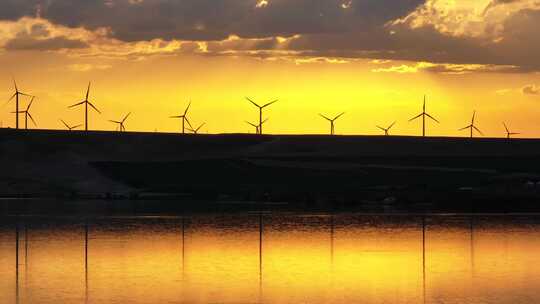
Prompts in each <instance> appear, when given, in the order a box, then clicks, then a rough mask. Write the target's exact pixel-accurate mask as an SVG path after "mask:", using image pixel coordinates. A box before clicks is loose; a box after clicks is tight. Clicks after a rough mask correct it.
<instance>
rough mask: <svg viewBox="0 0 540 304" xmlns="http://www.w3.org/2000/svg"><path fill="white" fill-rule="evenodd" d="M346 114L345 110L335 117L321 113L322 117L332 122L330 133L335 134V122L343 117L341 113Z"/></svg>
mask: <svg viewBox="0 0 540 304" xmlns="http://www.w3.org/2000/svg"><path fill="white" fill-rule="evenodd" d="M343 114H345V112H343V113H341V114H339V115H338V116H336V117H334V119H330V118H328V117H326V116H324V115H322V114H319V115H320V116H321V117H322V118H324V119H326V120H328V121H329V122H330V135H334V122H335V121H336V120H337V119H338V118H340V117H341V115H343Z"/></svg>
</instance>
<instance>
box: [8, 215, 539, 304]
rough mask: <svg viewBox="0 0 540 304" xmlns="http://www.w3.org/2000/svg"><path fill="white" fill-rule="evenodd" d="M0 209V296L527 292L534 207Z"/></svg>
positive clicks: (401, 299) (534, 263) (533, 278)
mask: <svg viewBox="0 0 540 304" xmlns="http://www.w3.org/2000/svg"><path fill="white" fill-rule="evenodd" d="M0 219H1V221H0V299H1V302H2V303H45V304H47V303H512V304H516V303H535V302H540V293H539V292H538V290H539V289H540V254H538V253H539V252H540V215H518V214H515V215H487V214H486V215H466V214H463V215H441V214H430V215H375V214H350V213H344V214H299V213H280V212H276V213H270V212H268V213H263V214H261V213H232V214H193V215H185V216H181V217H176V216H175V217H173V216H171V217H167V216H135V217H90V218H81V217H65V216H58V217H51V216H47V217H37V216H35V217H33V216H20V217H2V218H0Z"/></svg>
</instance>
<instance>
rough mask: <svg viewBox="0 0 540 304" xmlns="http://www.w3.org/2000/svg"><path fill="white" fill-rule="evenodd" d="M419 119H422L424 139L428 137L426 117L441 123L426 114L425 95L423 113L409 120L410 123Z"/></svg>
mask: <svg viewBox="0 0 540 304" xmlns="http://www.w3.org/2000/svg"><path fill="white" fill-rule="evenodd" d="M419 117H422V137H425V136H426V117H429V118H431V119H432V120H434V121H435V122H437V123H440V122H439V121H438V120H437V119H435V118H434V117H433V116H431V115H429V114H428V113H427V112H426V96H425V95H424V105H423V106H422V113H420V114H418V115H417V116H415V117H413V118H411V119H409V121H413V120H415V119H417V118H419Z"/></svg>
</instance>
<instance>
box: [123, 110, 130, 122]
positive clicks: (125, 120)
mask: <svg viewBox="0 0 540 304" xmlns="http://www.w3.org/2000/svg"><path fill="white" fill-rule="evenodd" d="M129 115H131V112H129V113H128V114H127V115H126V117H124V119H122V122H125V121H126V119H128V117H129Z"/></svg>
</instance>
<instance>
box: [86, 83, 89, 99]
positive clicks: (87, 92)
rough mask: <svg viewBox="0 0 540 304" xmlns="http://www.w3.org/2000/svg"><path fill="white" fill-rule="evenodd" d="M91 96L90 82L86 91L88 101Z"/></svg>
mask: <svg viewBox="0 0 540 304" xmlns="http://www.w3.org/2000/svg"><path fill="white" fill-rule="evenodd" d="M89 95H90V82H88V88H87V89H86V100H88V96H89Z"/></svg>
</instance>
